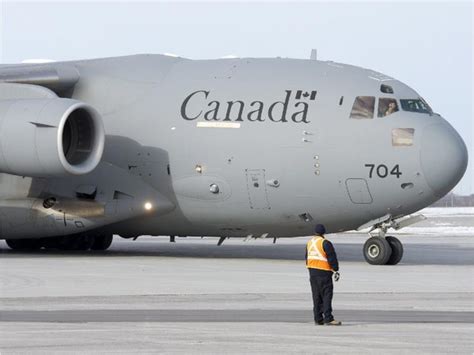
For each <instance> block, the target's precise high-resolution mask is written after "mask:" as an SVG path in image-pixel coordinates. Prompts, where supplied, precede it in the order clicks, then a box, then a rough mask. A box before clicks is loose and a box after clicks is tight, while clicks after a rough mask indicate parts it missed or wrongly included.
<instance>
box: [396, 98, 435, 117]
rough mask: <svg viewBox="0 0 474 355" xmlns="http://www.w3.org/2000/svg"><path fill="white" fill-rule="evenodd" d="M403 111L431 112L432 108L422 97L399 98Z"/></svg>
mask: <svg viewBox="0 0 474 355" xmlns="http://www.w3.org/2000/svg"><path fill="white" fill-rule="evenodd" d="M400 104H401V105H402V110H403V111H408V112H418V113H428V114H430V115H431V114H433V110H432V109H431V107H429V106H428V104H427V103H426V102H425V100H423V99H422V98H419V99H406V100H405V99H401V100H400Z"/></svg>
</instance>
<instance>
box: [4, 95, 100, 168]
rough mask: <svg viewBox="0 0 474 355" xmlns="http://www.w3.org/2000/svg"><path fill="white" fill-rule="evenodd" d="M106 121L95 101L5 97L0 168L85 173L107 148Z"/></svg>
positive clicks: (98, 160)
mask: <svg viewBox="0 0 474 355" xmlns="http://www.w3.org/2000/svg"><path fill="white" fill-rule="evenodd" d="M104 141H105V136H104V127H103V124H102V119H101V117H100V115H99V113H98V112H97V111H96V110H95V109H94V108H93V107H91V106H89V105H87V104H85V103H83V102H80V101H76V100H71V99H64V98H48V99H21V100H2V101H0V171H1V172H4V173H9V174H15V175H21V176H34V177H49V176H65V175H69V174H73V175H82V174H87V173H89V172H91V171H92V170H94V169H95V168H96V166H97V165H98V164H99V162H100V159H101V158H102V152H103V150H104Z"/></svg>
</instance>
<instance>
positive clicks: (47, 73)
mask: <svg viewBox="0 0 474 355" xmlns="http://www.w3.org/2000/svg"><path fill="white" fill-rule="evenodd" d="M78 81H79V72H78V71H77V69H76V68H75V67H74V66H73V65H71V64H61V63H48V64H40V65H38V64H35V65H31V64H30V65H28V64H27V65H24V64H18V65H5V66H0V83H17V84H31V85H38V86H43V87H46V88H48V89H50V90H52V91H54V92H56V93H57V94H58V93H61V92H64V91H66V90H69V89H72V88H73V87H74V85H76V83H77V82H78Z"/></svg>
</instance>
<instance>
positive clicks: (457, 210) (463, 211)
mask: <svg viewBox="0 0 474 355" xmlns="http://www.w3.org/2000/svg"><path fill="white" fill-rule="evenodd" d="M419 214H422V215H424V216H425V217H426V218H427V219H426V220H424V221H421V222H418V223H416V224H412V225H411V226H408V227H405V228H402V229H400V230H398V231H395V230H392V229H390V230H389V231H390V234H398V235H401V234H417V235H420V234H422V235H441V236H473V237H474V207H428V208H425V209H423V210H421V211H418V212H417V213H414V215H419ZM367 231H368V229H367V230H364V231H361V232H367Z"/></svg>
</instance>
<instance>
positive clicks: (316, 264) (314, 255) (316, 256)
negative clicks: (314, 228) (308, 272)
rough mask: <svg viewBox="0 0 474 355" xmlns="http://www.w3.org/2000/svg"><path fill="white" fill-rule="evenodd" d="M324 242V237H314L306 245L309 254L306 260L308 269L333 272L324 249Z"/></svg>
mask: <svg viewBox="0 0 474 355" xmlns="http://www.w3.org/2000/svg"><path fill="white" fill-rule="evenodd" d="M323 242H324V238H323V237H313V238H311V240H310V241H308V243H307V244H306V251H307V253H308V257H307V259H306V267H307V268H308V269H320V270H328V271H332V268H331V266H330V265H329V263H328V258H327V255H326V252H325V251H324V248H323Z"/></svg>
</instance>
